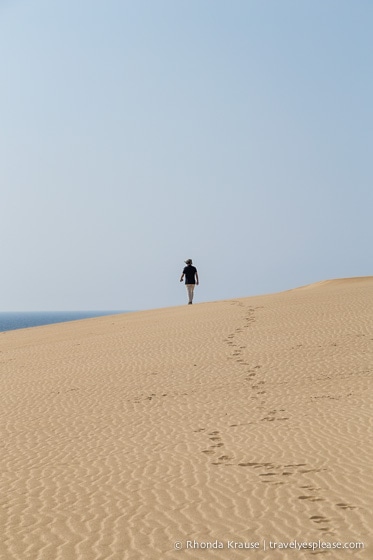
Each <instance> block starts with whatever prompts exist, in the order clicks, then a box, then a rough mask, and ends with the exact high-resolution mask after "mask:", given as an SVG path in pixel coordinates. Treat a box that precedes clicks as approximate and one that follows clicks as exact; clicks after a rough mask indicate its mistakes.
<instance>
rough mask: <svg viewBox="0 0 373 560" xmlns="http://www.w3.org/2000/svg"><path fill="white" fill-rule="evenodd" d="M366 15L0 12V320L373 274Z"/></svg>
mask: <svg viewBox="0 0 373 560" xmlns="http://www.w3.org/2000/svg"><path fill="white" fill-rule="evenodd" d="M372 27H373V3H372V1H371V0H266V1H263V0H229V1H228V0H131V1H128V0H105V2H102V0H27V1H26V0H0V80H1V88H0V154H1V157H0V236H1V237H0V238H1V265H2V266H1V279H0V286H1V295H0V311H39V310H45V311H48V310H141V309H154V308H160V307H169V306H175V305H184V304H185V303H186V301H187V298H186V292H185V287H184V286H183V285H182V284H181V283H180V282H179V278H180V275H181V272H182V269H183V267H184V266H185V265H184V261H185V260H186V259H188V258H192V259H193V263H194V264H195V265H196V267H197V269H198V273H199V277H200V285H199V286H198V288H196V291H195V302H196V303H198V302H204V301H216V300H222V299H229V298H238V297H246V296H254V295H260V294H266V293H273V292H278V291H282V290H288V289H292V288H295V287H298V286H302V285H305V284H310V283H313V282H318V281H321V280H326V279H332V278H340V277H351V276H366V275H371V274H372V248H371V245H372V238H373V235H372V233H373V232H372V229H373V228H372V223H373V220H372V210H373V204H372V203H373V188H372V186H373V181H372V180H373V172H372V167H373V157H372V147H373V104H372V99H373V73H372V68H373V34H372Z"/></svg>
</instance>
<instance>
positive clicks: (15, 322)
mask: <svg viewBox="0 0 373 560" xmlns="http://www.w3.org/2000/svg"><path fill="white" fill-rule="evenodd" d="M119 313H127V312H126V311H27V312H18V311H17V312H16V311H14V312H2V313H1V312H0V332H4V331H13V330H16V329H25V328H28V327H39V326H40V325H52V324H54V323H66V322H67V321H78V320H79V319H92V318H94V317H103V316H105V315H117V314H119Z"/></svg>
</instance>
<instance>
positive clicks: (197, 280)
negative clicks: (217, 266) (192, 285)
mask: <svg viewBox="0 0 373 560" xmlns="http://www.w3.org/2000/svg"><path fill="white" fill-rule="evenodd" d="M196 284H197V286H198V284H199V278H198V272H197V271H196Z"/></svg>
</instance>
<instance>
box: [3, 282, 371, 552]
mask: <svg viewBox="0 0 373 560" xmlns="http://www.w3.org/2000/svg"><path fill="white" fill-rule="evenodd" d="M372 311H373V277H366V278H353V279H342V280H333V281H326V282H320V283H318V284H314V285H311V286H306V287H303V288H299V289H295V290H291V291H288V292H282V293H278V294H273V295H267V296H260V297H250V298H243V299H237V300H229V301H219V302H211V303H202V304H195V305H193V306H187V305H184V306H182V307H174V308H168V309H159V310H153V311H147V312H137V313H130V314H125V315H120V316H118V315H115V316H112V317H101V318H98V319H89V320H84V321H77V322H73V323H65V324H60V325H51V326H44V327H36V328H32V329H24V330H20V331H12V332H6V333H1V334H0V350H1V353H0V398H1V441H0V445H1V454H0V461H1V470H0V474H1V477H0V480H1V483H0V484H1V486H0V499H1V541H0V558H1V560H29V559H30V560H127V559H128V560H129V559H130V560H132V559H133V560H143V559H144V560H161V559H162V560H168V559H170V560H171V559H172V560H173V559H175V560H176V559H180V560H184V559H193V560H205V559H207V560H208V559H213V560H217V559H222V560H235V559H240V560H249V559H256V560H288V559H289V560H290V559H294V560H303V559H310V558H312V557H315V556H316V554H317V555H318V554H320V557H321V558H325V559H328V560H329V559H338V560H340V559H344V558H351V559H352V558H353V559H354V560H355V559H365V560H370V559H372V558H373V539H372V530H371V529H372V527H373V516H372V505H373V501H372V495H373V469H372V464H373V457H372V445H371V440H372V430H371V426H372V390H371V386H372V381H371V380H372V373H373V312H372ZM312 542H315V543H318V544H319V545H320V546H324V548H318V549H315V550H314V551H312V549H310V548H307V549H303V548H302V549H299V550H297V548H292V547H294V546H295V547H300V545H301V544H302V543H305V544H306V543H307V545H308V543H312ZM175 543H176V544H175ZM251 543H252V544H251ZM255 543H258V547H259V548H258V549H255V548H254V549H252V550H249V549H247V548H246V549H243V548H242V546H248V545H251V546H257V545H256V544H255ZM281 543H283V545H281ZM337 543H341V544H340V545H338V544H337ZM345 543H352V545H353V546H354V547H355V548H353V549H346V548H340V549H336V548H329V546H344V545H345ZM354 543H363V544H364V546H365V548H364V549H359V548H356V547H357V546H360V545H357V544H354ZM275 545H276V548H275ZM285 546H288V547H289V548H284V547H285ZM175 547H176V548H175ZM178 547H180V548H181V550H177V548H178ZM325 547H326V548H325Z"/></svg>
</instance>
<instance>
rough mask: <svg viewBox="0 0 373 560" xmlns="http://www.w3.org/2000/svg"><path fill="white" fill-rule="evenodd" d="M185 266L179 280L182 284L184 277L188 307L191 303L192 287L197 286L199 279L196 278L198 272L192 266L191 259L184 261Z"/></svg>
mask: <svg viewBox="0 0 373 560" xmlns="http://www.w3.org/2000/svg"><path fill="white" fill-rule="evenodd" d="M184 262H185V264H186V265H187V266H186V267H184V270H183V273H182V275H181V278H180V282H182V281H183V280H184V276H185V286H186V289H187V292H188V298H189V301H188V305H191V304H192V303H193V295H194V286H195V285H196V284H197V286H198V284H199V278H198V272H197V269H196V267H195V266H193V261H192V259H187V260H186V261H184Z"/></svg>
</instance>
